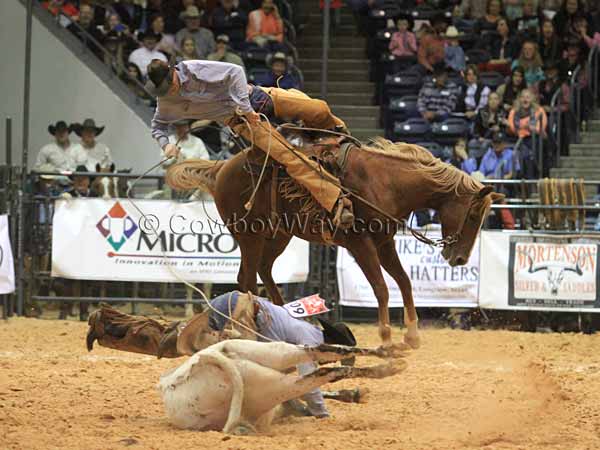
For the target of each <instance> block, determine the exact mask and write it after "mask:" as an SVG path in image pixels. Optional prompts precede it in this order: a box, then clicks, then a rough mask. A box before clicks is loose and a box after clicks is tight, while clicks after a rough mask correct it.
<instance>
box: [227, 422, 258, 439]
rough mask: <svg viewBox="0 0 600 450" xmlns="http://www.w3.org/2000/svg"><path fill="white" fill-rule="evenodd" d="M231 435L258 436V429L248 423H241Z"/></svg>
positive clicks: (234, 428)
mask: <svg viewBox="0 0 600 450" xmlns="http://www.w3.org/2000/svg"><path fill="white" fill-rule="evenodd" d="M231 434H234V435H236V436H248V435H250V434H256V428H254V427H253V426H252V425H250V424H249V423H247V422H244V423H239V424H237V425H236V426H234V427H233V429H232V430H231Z"/></svg>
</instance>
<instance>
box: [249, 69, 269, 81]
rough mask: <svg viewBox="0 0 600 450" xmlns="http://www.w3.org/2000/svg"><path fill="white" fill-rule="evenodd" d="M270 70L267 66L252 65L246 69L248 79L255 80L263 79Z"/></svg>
mask: <svg viewBox="0 0 600 450" xmlns="http://www.w3.org/2000/svg"><path fill="white" fill-rule="evenodd" d="M269 72H271V70H270V69H269V68H267V67H252V68H251V69H248V81H251V82H253V83H254V82H255V81H256V80H262V79H264V78H265V77H266V76H267V75H268V74H269Z"/></svg>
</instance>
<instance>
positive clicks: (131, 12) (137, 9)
mask: <svg viewBox="0 0 600 450" xmlns="http://www.w3.org/2000/svg"><path fill="white" fill-rule="evenodd" d="M112 3H113V5H112V8H113V10H114V11H115V12H116V13H117V14H118V15H119V17H120V18H121V22H122V23H123V24H125V25H127V27H128V28H129V29H130V30H137V29H139V28H140V25H141V24H142V18H143V15H144V11H143V10H142V7H141V6H140V5H137V4H136V3H135V2H134V0H120V1H119V2H112Z"/></svg>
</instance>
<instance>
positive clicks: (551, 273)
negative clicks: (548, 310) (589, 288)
mask: <svg viewBox="0 0 600 450" xmlns="http://www.w3.org/2000/svg"><path fill="white" fill-rule="evenodd" d="M527 259H529V269H527V271H528V272H529V273H535V272H540V271H543V270H546V271H547V272H548V274H547V278H546V280H547V281H548V286H549V287H550V293H551V294H552V295H558V289H559V288H560V285H561V284H562V282H563V279H564V277H565V272H575V273H576V274H577V275H578V276H582V275H583V270H581V264H580V262H581V260H582V259H583V256H580V257H579V259H578V260H577V262H576V263H575V264H574V265H573V264H564V263H555V264H542V265H536V264H534V262H533V258H532V257H531V255H530V254H527Z"/></svg>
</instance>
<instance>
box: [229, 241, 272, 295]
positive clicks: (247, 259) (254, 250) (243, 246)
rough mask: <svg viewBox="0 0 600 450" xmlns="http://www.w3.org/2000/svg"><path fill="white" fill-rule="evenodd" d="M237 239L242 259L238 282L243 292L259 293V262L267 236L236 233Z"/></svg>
mask: <svg viewBox="0 0 600 450" xmlns="http://www.w3.org/2000/svg"><path fill="white" fill-rule="evenodd" d="M235 240H236V241H237V242H238V244H239V246H240V253H241V254H242V260H241V263H240V270H239V272H238V284H239V285H240V290H241V291H243V292H248V291H250V292H252V293H253V294H255V295H258V286H257V284H256V274H257V272H258V264H259V262H260V260H261V259H262V254H263V249H264V246H265V238H263V237H262V236H256V235H253V236H250V235H246V234H236V235H235Z"/></svg>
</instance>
